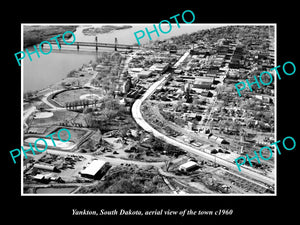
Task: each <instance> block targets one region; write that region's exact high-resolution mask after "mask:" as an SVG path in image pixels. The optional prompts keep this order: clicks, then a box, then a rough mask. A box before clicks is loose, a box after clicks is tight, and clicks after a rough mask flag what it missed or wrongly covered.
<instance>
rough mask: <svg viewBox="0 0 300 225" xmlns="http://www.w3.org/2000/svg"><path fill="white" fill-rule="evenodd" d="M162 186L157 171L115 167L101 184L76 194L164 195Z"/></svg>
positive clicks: (165, 188) (164, 187)
mask: <svg viewBox="0 0 300 225" xmlns="http://www.w3.org/2000/svg"><path fill="white" fill-rule="evenodd" d="M166 192H168V187H167V186H166V185H165V184H164V182H163V180H162V178H161V177H160V176H159V175H158V172H157V170H156V169H155V168H154V167H152V166H149V167H146V168H137V167H136V166H131V167H124V166H117V167H115V168H113V169H111V170H110V171H109V173H108V174H107V175H106V179H105V181H103V182H99V183H98V184H96V185H94V186H90V187H83V188H81V189H80V190H79V192H77V193H166Z"/></svg>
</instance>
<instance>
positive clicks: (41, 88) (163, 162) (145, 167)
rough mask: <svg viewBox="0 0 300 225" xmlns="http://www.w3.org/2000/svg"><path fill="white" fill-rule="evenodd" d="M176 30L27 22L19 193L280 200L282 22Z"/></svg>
mask: <svg viewBox="0 0 300 225" xmlns="http://www.w3.org/2000/svg"><path fill="white" fill-rule="evenodd" d="M163 26H167V25H166V24H163ZM172 26H173V27H172V30H171V32H169V33H166V32H160V33H158V32H159V30H158V31H157V32H152V33H147V32H148V31H147V30H145V28H146V27H147V28H148V29H149V30H153V23H152V24H138V23H137V24H122V23H120V24H112V23H111V24H26V23H25V24H24V23H23V24H22V25H21V30H22V38H21V40H22V46H23V49H24V50H23V51H24V52H26V53H31V54H30V55H28V54H27V55H26V57H24V59H23V60H22V62H21V63H22V95H23V99H22V140H23V143H22V146H23V147H24V149H30V147H31V146H32V148H34V147H35V149H36V148H38V149H41V150H43V149H44V151H36V150H35V151H27V152H26V154H24V157H23V159H22V166H21V184H22V185H21V193H22V195H25V196H26V195H31V196H39V195H49V196H51V195H52V196H53V195H66V196H68V195H72V196H74V195H84V196H86V195H175V196H180V195H206V196H214V195H224V196H229V195H258V196H259V195H261V196H268V195H270V196H272V195H274V194H276V170H277V168H276V150H275V148H274V146H272V147H271V148H272V149H273V157H270V158H269V159H268V160H260V162H258V161H257V160H256V159H253V160H252V161H251V162H250V163H249V161H246V162H245V163H244V165H243V166H241V167H240V168H241V170H239V168H238V167H237V162H236V161H235V160H236V159H237V158H239V157H241V156H244V157H246V156H248V157H249V158H254V157H255V154H256V153H255V152H254V151H256V152H257V153H258V152H259V150H260V149H261V148H262V147H264V146H270V145H271V143H273V142H275V141H276V124H275V121H276V82H275V81H276V80H275V79H274V81H273V82H272V83H271V84H269V85H266V86H264V85H261V86H260V87H258V85H257V84H254V76H257V77H259V75H260V74H261V73H262V72H263V71H269V72H270V73H271V74H274V73H275V72H274V71H271V70H270V69H272V68H274V67H275V66H276V24H225V23H224V24H200V23H198V24H180V28H178V27H177V26H176V24H173V23H172ZM141 30H142V31H143V32H142V33H144V34H145V35H144V37H143V38H140V39H139V40H138V41H137V38H136V35H135V34H134V33H135V32H137V31H141ZM164 30H167V27H164ZM66 31H68V32H66ZM62 34H66V35H64V36H63V35H62ZM158 34H159V35H158ZM62 36H63V37H64V38H62ZM53 37H57V38H56V39H53ZM150 37H151V38H150ZM40 43H43V45H42V44H40ZM47 43H48V44H47ZM49 43H51V45H50V44H49ZM25 49H26V51H25ZM35 50H36V51H35ZM37 52H39V54H38V53H37ZM43 52H44V53H46V54H42V53H43ZM263 78H265V77H263ZM274 78H276V76H274ZM246 79H248V81H249V82H251V83H252V86H251V89H249V88H245V89H244V90H243V91H241V93H242V95H241V96H239V94H238V92H237V89H236V87H235V84H237V83H239V82H243V81H244V82H245V80H246ZM264 81H265V80H264ZM265 83H267V81H265ZM41 139H43V140H45V141H39V140H41ZM62 140H67V141H62ZM263 156H264V158H268V157H269V152H268V151H264V152H263Z"/></svg>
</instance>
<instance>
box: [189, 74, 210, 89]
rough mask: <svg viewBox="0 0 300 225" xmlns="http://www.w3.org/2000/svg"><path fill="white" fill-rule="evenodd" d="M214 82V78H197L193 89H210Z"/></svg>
mask: <svg viewBox="0 0 300 225" xmlns="http://www.w3.org/2000/svg"><path fill="white" fill-rule="evenodd" d="M213 82H214V78H213V77H197V78H196V79H195V82H194V84H193V88H201V89H210V88H211V85H212V84H213Z"/></svg>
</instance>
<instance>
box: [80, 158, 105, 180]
mask: <svg viewBox="0 0 300 225" xmlns="http://www.w3.org/2000/svg"><path fill="white" fill-rule="evenodd" d="M108 168H109V163H108V162H106V161H103V160H94V161H92V162H91V164H90V165H88V166H87V167H86V168H85V169H83V170H81V172H80V174H81V176H82V177H86V178H90V179H100V178H101V177H102V176H103V175H104V174H105V173H106V172H107V170H108Z"/></svg>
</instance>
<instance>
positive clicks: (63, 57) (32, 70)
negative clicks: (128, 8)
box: [22, 24, 222, 92]
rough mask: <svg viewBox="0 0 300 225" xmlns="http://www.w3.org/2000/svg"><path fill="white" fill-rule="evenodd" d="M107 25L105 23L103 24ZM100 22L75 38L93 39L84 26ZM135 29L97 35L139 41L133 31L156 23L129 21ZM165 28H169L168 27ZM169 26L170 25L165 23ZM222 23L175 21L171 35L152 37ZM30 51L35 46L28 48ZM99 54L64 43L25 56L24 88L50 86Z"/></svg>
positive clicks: (79, 31)
mask: <svg viewBox="0 0 300 225" xmlns="http://www.w3.org/2000/svg"><path fill="white" fill-rule="evenodd" d="M101 25H105V24H101ZM101 25H100V24H91V25H83V24H81V25H80V26H79V27H77V29H76V31H75V32H74V34H75V36H76V41H81V42H94V41H95V36H86V35H84V34H83V33H82V29H84V28H86V27H90V26H94V27H97V26H101ZM109 25H124V24H109ZM130 25H131V26H132V28H129V29H123V30H115V31H112V32H109V33H105V34H98V35H97V38H98V42H104V43H114V41H115V38H117V39H118V43H119V44H135V43H137V41H136V39H135V37H134V32H136V31H138V30H145V27H147V28H148V30H149V31H151V30H153V24H130ZM164 25H165V24H164ZM164 25H163V26H162V30H165V31H166V30H168V27H165V28H164ZM166 26H167V25H166ZM220 26H222V25H220V24H180V28H178V27H177V25H176V24H172V30H171V31H170V32H169V33H168V34H162V33H161V32H160V37H157V36H156V34H155V33H152V35H151V37H152V39H153V40H165V39H168V38H171V37H172V36H179V35H181V34H185V33H186V34H190V33H193V32H196V31H198V30H203V29H208V28H213V27H220ZM148 41H149V39H148V37H147V35H145V37H144V38H143V39H141V40H140V42H141V43H142V44H145V43H147V42H148ZM28 50H29V52H32V51H33V49H31V48H28ZM98 51H114V49H110V48H103V49H99V50H98ZM96 56H97V53H96V51H95V50H94V49H91V48H88V47H86V48H83V47H80V50H79V51H77V50H76V46H72V45H70V46H63V48H62V50H57V49H54V48H53V50H52V52H51V53H50V54H48V55H43V54H41V53H40V58H38V57H37V55H36V54H34V55H32V61H30V60H29V58H28V56H27V55H26V57H25V59H24V60H23V68H22V69H23V85H24V86H23V89H24V92H27V91H31V90H40V89H43V88H46V87H47V86H49V85H51V84H53V83H55V82H58V81H60V80H62V79H63V78H65V77H66V75H67V74H68V73H69V72H70V71H71V70H73V69H78V68H79V67H81V66H82V64H84V63H85V64H87V63H88V62H90V61H91V60H95V59H96Z"/></svg>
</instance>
